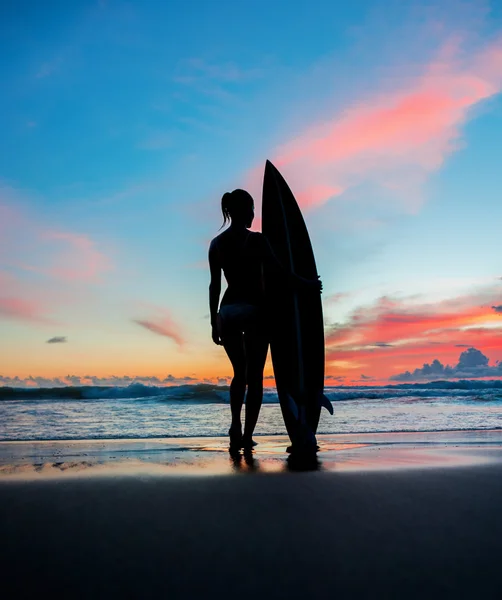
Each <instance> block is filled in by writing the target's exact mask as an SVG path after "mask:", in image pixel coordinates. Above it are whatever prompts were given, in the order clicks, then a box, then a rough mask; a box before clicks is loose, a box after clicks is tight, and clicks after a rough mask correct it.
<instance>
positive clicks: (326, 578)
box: [0, 434, 502, 599]
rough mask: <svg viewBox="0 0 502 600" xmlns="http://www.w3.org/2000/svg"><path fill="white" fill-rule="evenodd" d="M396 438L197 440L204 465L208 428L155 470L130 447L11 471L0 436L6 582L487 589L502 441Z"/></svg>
mask: <svg viewBox="0 0 502 600" xmlns="http://www.w3.org/2000/svg"><path fill="white" fill-rule="evenodd" d="M483 435H484V434H483ZM488 437H490V436H488ZM495 437H497V435H496V434H495ZM392 439H393V440H394V442H393V441H392ZM392 439H391V440H390V441H389V439H388V438H386V441H382V439H381V438H380V439H379V441H380V443H379V444H375V443H374V442H371V440H369V439H367V440H366V444H363V443H362V441H361V440H360V439H358V440H352V442H353V443H354V444H356V445H357V447H347V445H348V444H350V442H351V441H350V440H341V439H340V438H337V442H336V443H338V444H339V447H338V449H330V450H327V449H325V450H324V451H323V452H321V453H320V459H319V463H318V464H317V467H318V468H319V467H320V470H317V471H308V472H291V470H288V467H287V466H285V465H287V463H286V459H285V457H284V454H280V452H279V451H278V450H277V451H276V450H274V449H273V448H272V446H273V444H274V440H271V441H270V445H269V444H268V442H264V443H263V446H264V448H263V449H262V451H261V452H260V451H257V452H256V453H255V455H254V459H249V458H247V459H246V458H245V457H242V459H240V460H238V459H236V461H233V460H231V458H230V457H229V456H228V455H225V457H224V458H223V456H221V457H219V458H215V457H214V456H213V454H218V453H217V452H216V451H209V450H207V451H206V452H207V453H208V456H209V455H210V458H209V459H208V458H204V459H201V460H203V461H205V462H204V463H203V464H205V466H206V469H205V470H204V471H201V469H200V464H199V463H198V459H197V458H196V455H197V453H200V454H202V455H204V451H202V450H200V447H204V448H206V447H207V440H206V441H205V442H204V444H201V446H200V447H199V449H198V450H196V451H194V450H190V451H186V450H185V451H184V452H185V454H188V455H190V456H191V457H192V458H190V460H187V461H186V464H185V466H184V467H183V468H180V467H179V466H178V467H173V468H169V467H168V468H167V469H164V470H162V469H161V467H162V465H161V464H160V463H161V461H159V460H158V456H157V457H156V458H155V460H154V461H152V462H149V461H148V460H145V457H144V456H143V458H142V459H141V460H138V456H137V451H138V449H136V454H135V455H134V456H133V458H132V459H131V460H130V461H129V462H127V461H125V462H126V465H124V460H120V461H118V462H116V461H109V462H106V461H103V460H101V462H99V461H97V462H96V461H95V457H93V456H89V452H87V454H88V456H87V457H86V458H87V459H89V460H88V463H89V465H88V466H82V464H80V468H73V469H72V468H71V467H68V468H63V469H61V468H58V467H54V466H50V467H44V466H42V467H41V468H40V469H39V470H37V469H36V468H33V467H32V468H31V470H28V469H27V468H25V469H24V470H22V469H21V471H19V470H18V471H15V469H14V467H15V466H16V465H15V464H14V462H15V461H14V459H13V456H12V450H7V451H6V450H5V446H3V445H2V448H0V458H1V459H2V461H3V467H6V462H5V460H6V459H7V458H8V456H9V455H8V454H6V452H11V458H10V460H11V462H12V464H11V467H12V469H11V471H8V470H7V471H6V470H5V469H4V471H3V473H4V475H3V476H2V477H0V514H2V517H3V519H2V521H3V525H2V543H3V550H4V558H3V560H2V567H3V572H4V573H5V575H4V578H3V585H2V587H3V589H4V590H5V591H6V595H4V597H6V598H23V597H35V596H41V595H48V596H49V597H52V598H110V597H121V598H154V597H155V598H163V597H166V598H184V599H186V598H213V597H214V598H235V599H247V598H250V599H251V598H253V599H256V598H258V597H262V598H467V597H474V598H499V597H500V589H501V585H502V569H501V568H500V556H501V555H502V519H501V518H500V510H501V509H500V498H502V460H501V458H502V457H501V453H500V446H499V445H498V444H497V443H496V442H495V441H494V440H493V438H491V441H488V442H487V441H485V442H483V441H481V440H480V439H477V441H474V442H473V441H472V438H471V441H466V440H465V437H464V438H460V437H458V438H457V439H456V440H454V441H455V444H454V443H452V442H451V441H450V442H448V443H446V442H445V443H438V441H437V439H436V441H435V443H431V442H427V441H426V440H425V439H424V438H420V436H418V437H414V438H408V439H407V441H406V442H405V443H396V441H395V438H392ZM405 439H406V438H405ZM460 439H463V440H464V441H463V442H461V441H459V440H460ZM275 442H277V443H278V444H279V447H281V448H282V446H281V443H279V442H278V441H277V440H275ZM122 443H125V445H126V447H128V448H129V451H131V447H130V444H131V442H117V446H116V447H115V448H113V449H112V451H113V452H116V450H117V448H120V447H122V446H121V444H122ZM137 443H139V442H137ZM325 443H327V442H325ZM332 443H334V442H332ZM51 444H52V445H51V446H50V448H51V451H52V452H53V451H54V447H55V446H54V444H53V443H51ZM67 444H68V443H67ZM75 444H76V443H75ZM79 444H81V443H79ZM158 444H159V445H161V446H162V444H163V446H162V447H163V448H164V450H165V447H166V442H165V441H163V442H161V441H159V442H158ZM56 445H57V444H56ZM110 445H113V444H109V446H110ZM77 446H78V444H77ZM91 446H92V444H91V445H90V444H89V443H87V446H86V449H87V450H88V451H89V448H90V447H91ZM154 446H155V445H154ZM68 447H69V448H70V449H71V451H72V452H73V453H75V452H76V451H75V446H73V444H72V443H69V444H68ZM192 447H193V446H192ZM26 449H27V448H26V446H25V447H24V449H23V451H26ZM157 449H158V450H159V448H157ZM60 450H61V449H60ZM32 451H33V453H34V454H33V456H35V455H36V456H38V457H40V455H41V454H40V449H38V450H36V451H35V450H33V447H32ZM48 451H49V447H46V448H45V452H46V453H48ZM147 451H148V452H151V451H152V448H151V447H149V448H147ZM267 451H268V452H269V455H267ZM100 452H101V458H102V457H103V452H104V449H103V448H102V447H101V449H100ZM180 452H182V453H183V451H180ZM193 452H195V454H191V453H193ZM220 454H223V452H220ZM333 454H334V455H335V457H336V461H335V464H333V463H331V462H330V461H331V458H327V456H328V455H333ZM114 455H115V454H113V456H114ZM270 455H272V457H271V458H270ZM342 456H345V458H342ZM194 457H195V458H194ZM452 457H453V458H452ZM60 458H62V460H61V461H59V462H60V463H61V464H75V463H76V464H79V461H80V459H81V458H83V457H81V456H73V459H77V460H74V462H73V463H72V462H71V460H70V459H71V458H72V457H70V456H65V455H63V456H60ZM220 459H221V460H222V461H224V462H220ZM17 460H18V464H17V466H18V467H20V468H21V467H22V466H23V465H22V464H19V460H20V456H18V457H17ZM246 460H247V463H246ZM190 461H191V462H190ZM276 461H277V462H276ZM344 461H345V462H344ZM81 462H82V461H80V463H81ZM175 462H176V461H172V463H175ZM236 463H237V465H236ZM28 464H30V465H32V464H33V463H29V460H28V461H27V462H26V463H25V465H24V466H25V467H26V465H28ZM40 464H42V465H46V464H50V465H53V464H54V462H53V463H43V462H42V463H40ZM223 464H225V465H226V467H225V469H224V470H222V469H223ZM239 464H240V465H241V468H240V467H239V466H238V465H239ZM343 464H345V467H346V468H343V466H342V467H341V468H339V465H343ZM118 465H120V468H119V467H118ZM190 465H191V466H190ZM197 465H199V466H197ZM211 465H213V467H214V465H217V467H214V468H211ZM253 465H254V466H253ZM263 465H267V468H263V469H262V468H261V466H263ZM271 465H273V467H271ZM347 465H349V466H347ZM165 466H166V465H164V467H165ZM311 466H313V465H311ZM314 466H315V465H314ZM126 467H127V468H126ZM279 467H280V468H279ZM290 468H291V466H290ZM75 469H76V470H75ZM267 469H268V470H267ZM201 473H203V474H204V475H205V476H201Z"/></svg>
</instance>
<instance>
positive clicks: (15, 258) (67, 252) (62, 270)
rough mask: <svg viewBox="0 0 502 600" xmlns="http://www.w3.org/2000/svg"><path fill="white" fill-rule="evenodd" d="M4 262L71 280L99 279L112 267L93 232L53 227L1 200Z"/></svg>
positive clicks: (0, 254) (0, 251)
mask: <svg viewBox="0 0 502 600" xmlns="http://www.w3.org/2000/svg"><path fill="white" fill-rule="evenodd" d="M0 202H1V197H0ZM2 266H4V267H9V268H11V269H12V268H13V269H17V270H21V271H31V272H35V273H38V274H41V275H45V276H49V277H54V278H57V279H61V280H64V281H68V282H70V281H71V282H78V281H81V282H93V281H97V280H98V279H99V278H100V276H101V275H103V274H104V273H105V272H107V271H109V270H111V269H112V264H111V261H110V259H109V258H108V257H107V256H106V255H105V254H104V253H103V252H102V251H101V250H99V249H98V247H97V244H96V242H95V241H94V240H92V239H91V237H90V236H88V235H86V234H83V233H76V232H72V231H58V230H52V229H50V230H49V229H47V228H46V227H45V226H44V225H43V224H40V223H39V222H38V221H37V220H36V219H35V218H32V217H31V216H30V215H28V214H26V213H23V212H21V211H20V210H18V209H15V208H14V207H13V206H12V203H8V204H7V203H3V204H2V203H0V268H1V267H2Z"/></svg>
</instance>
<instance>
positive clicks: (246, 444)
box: [242, 437, 258, 450]
mask: <svg viewBox="0 0 502 600" xmlns="http://www.w3.org/2000/svg"><path fill="white" fill-rule="evenodd" d="M255 446H258V442H255V441H254V440H253V439H252V438H245V437H243V438H242V447H243V448H244V449H245V450H251V449H252V448H254V447H255Z"/></svg>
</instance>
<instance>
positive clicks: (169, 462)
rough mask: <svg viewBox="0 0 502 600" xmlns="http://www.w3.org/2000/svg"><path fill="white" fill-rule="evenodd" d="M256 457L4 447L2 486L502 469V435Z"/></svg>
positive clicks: (336, 438)
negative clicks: (96, 479) (302, 458)
mask: <svg viewBox="0 0 502 600" xmlns="http://www.w3.org/2000/svg"><path fill="white" fill-rule="evenodd" d="M256 440H257V441H258V446H256V448H255V450H254V452H253V453H252V454H246V455H244V454H243V453H238V454H237V455H235V454H233V455H230V454H229V452H228V438H226V437H216V438H214V437H212V438H210V437H207V438H150V439H136V440H130V439H127V440H123V439H111V440H56V441H48V440H47V441H28V442H21V441H12V442H0V482H5V481H10V480H17V479H43V478H51V479H53V478H61V477H64V478H68V477H72V476H77V477H82V476H87V477H88V476H91V477H92V476H107V475H113V476H119V475H131V476H137V475H142V476H147V475H154V476H162V475H230V474H234V473H236V472H249V471H253V472H261V473H282V472H287V471H291V470H317V471H324V472H344V471H389V470H397V469H399V470H403V469H404V470H406V469H408V470H409V469H414V470H416V469H430V468H447V467H467V466H474V465H482V464H485V465H486V464H495V463H496V464H498V463H501V464H502V430H485V429H481V430H457V431H447V432H445V431H442V432H399V433H363V434H346V433H343V434H333V435H331V434H330V435H323V434H321V435H319V436H318V442H319V445H320V451H319V452H318V453H317V455H316V457H315V459H314V460H313V461H310V462H309V463H307V464H303V468H302V465H301V464H300V465H298V463H296V467H298V468H297V469H296V468H295V457H293V458H291V457H290V456H289V455H288V454H287V453H286V447H287V446H288V445H289V439H288V437H287V436H286V435H276V436H266V435H264V436H256Z"/></svg>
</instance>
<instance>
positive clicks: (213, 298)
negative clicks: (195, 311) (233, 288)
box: [209, 240, 221, 345]
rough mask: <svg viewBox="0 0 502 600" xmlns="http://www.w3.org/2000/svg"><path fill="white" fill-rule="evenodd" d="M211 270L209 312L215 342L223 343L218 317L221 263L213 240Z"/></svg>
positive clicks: (210, 255)
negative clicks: (217, 321)
mask: <svg viewBox="0 0 502 600" xmlns="http://www.w3.org/2000/svg"><path fill="white" fill-rule="evenodd" d="M209 270H210V272H211V282H210V284H209V312H210V314H211V328H212V334H211V337H212V338H213V342H214V343H215V344H218V345H221V340H220V336H219V335H218V328H217V325H216V318H217V316H218V305H219V303H220V293H221V263H220V257H219V252H218V249H217V248H216V243H215V241H214V240H213V241H212V242H211V244H210V246H209Z"/></svg>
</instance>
